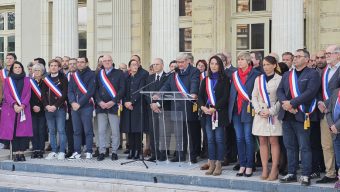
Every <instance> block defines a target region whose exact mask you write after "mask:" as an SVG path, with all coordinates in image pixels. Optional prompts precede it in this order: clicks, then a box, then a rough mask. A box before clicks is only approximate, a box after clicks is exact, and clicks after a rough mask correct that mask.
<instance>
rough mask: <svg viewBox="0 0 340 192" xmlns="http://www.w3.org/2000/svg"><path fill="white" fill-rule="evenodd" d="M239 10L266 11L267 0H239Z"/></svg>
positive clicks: (237, 6)
mask: <svg viewBox="0 0 340 192" xmlns="http://www.w3.org/2000/svg"><path fill="white" fill-rule="evenodd" d="M236 10H237V12H249V11H265V10H266V0H237V4H236Z"/></svg>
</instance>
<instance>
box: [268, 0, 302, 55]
mask: <svg viewBox="0 0 340 192" xmlns="http://www.w3.org/2000/svg"><path fill="white" fill-rule="evenodd" d="M303 29H304V22H303V0H284V1H282V0H272V52H276V53H278V54H279V55H281V54H282V53H283V52H286V51H290V52H293V53H294V52H295V51H296V49H300V48H303V40H304V32H303Z"/></svg>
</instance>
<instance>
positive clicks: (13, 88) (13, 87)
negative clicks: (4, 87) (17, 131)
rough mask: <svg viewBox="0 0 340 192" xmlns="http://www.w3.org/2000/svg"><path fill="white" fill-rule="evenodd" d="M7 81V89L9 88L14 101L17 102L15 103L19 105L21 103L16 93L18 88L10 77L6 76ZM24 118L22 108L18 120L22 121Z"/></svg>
mask: <svg viewBox="0 0 340 192" xmlns="http://www.w3.org/2000/svg"><path fill="white" fill-rule="evenodd" d="M7 81H8V85H9V89H10V92H11V93H12V95H13V97H14V99H15V101H16V102H17V104H18V105H19V106H21V105H22V103H21V101H20V97H19V93H18V90H17V87H16V86H15V83H14V82H13V80H12V78H11V77H8V78H7ZM25 120H26V116H25V113H24V111H23V110H22V111H21V112H20V122H23V121H25Z"/></svg>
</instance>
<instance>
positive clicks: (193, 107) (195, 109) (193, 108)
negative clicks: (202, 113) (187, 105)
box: [192, 103, 198, 112]
mask: <svg viewBox="0 0 340 192" xmlns="http://www.w3.org/2000/svg"><path fill="white" fill-rule="evenodd" d="M197 109H198V107H197V103H194V104H193V105H192V112H196V111H197Z"/></svg>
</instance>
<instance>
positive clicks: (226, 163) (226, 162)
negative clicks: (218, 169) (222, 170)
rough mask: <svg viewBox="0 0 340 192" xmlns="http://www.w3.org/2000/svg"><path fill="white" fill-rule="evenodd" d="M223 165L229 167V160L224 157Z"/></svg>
mask: <svg viewBox="0 0 340 192" xmlns="http://www.w3.org/2000/svg"><path fill="white" fill-rule="evenodd" d="M221 165H222V166H228V165H229V160H228V158H226V157H224V160H223V162H222V164H221Z"/></svg>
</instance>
